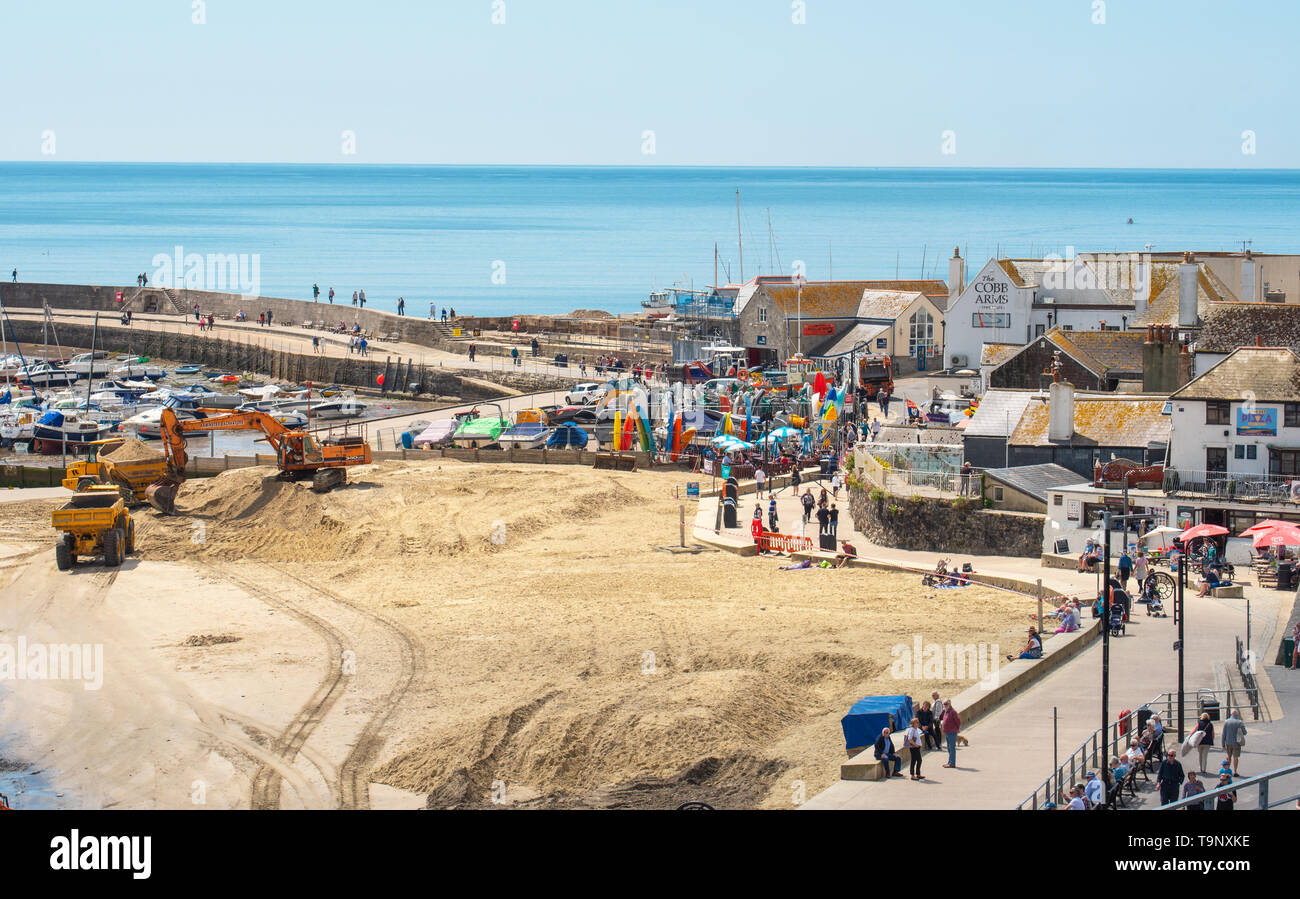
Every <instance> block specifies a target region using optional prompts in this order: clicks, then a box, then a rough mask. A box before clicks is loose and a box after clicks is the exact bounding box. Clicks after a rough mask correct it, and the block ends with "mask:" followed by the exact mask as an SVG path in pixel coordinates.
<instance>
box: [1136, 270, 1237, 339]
mask: <svg viewBox="0 0 1300 899" xmlns="http://www.w3.org/2000/svg"><path fill="white" fill-rule="evenodd" d="M1178 265H1179V263H1176V262H1153V263H1151V275H1150V277H1151V288H1150V293H1149V299H1148V301H1147V311H1146V315H1145V316H1140V317H1138V318H1137V320H1136V321H1134V322H1133V324H1134V325H1177V324H1178ZM1209 271H1210V270H1209V269H1208V268H1207V267H1206V266H1204V265H1201V266H1199V267H1198V272H1197V277H1196V309H1197V314H1198V315H1201V316H1204V315H1205V314H1206V313H1208V311H1209V309H1210V305H1211V304H1212V303H1222V302H1230V301H1231V300H1233V299H1235V297H1234V296H1233V295H1232V294H1231V293H1230V292H1229V291H1227V290H1226V289H1222V288H1221V286H1220V285H1221V284H1222V282H1220V281H1219V279H1218V278H1212V277H1211V276H1210V274H1209Z"/></svg>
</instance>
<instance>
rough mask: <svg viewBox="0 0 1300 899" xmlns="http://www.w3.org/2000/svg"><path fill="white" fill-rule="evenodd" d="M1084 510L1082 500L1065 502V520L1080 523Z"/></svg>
mask: <svg viewBox="0 0 1300 899" xmlns="http://www.w3.org/2000/svg"><path fill="white" fill-rule="evenodd" d="M1082 509H1083V505H1082V501H1081V500H1077V499H1067V500H1066V501H1065V520H1066V521H1078V520H1079V515H1080V513H1081V512H1082Z"/></svg>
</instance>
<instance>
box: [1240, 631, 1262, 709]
mask: <svg viewBox="0 0 1300 899" xmlns="http://www.w3.org/2000/svg"><path fill="white" fill-rule="evenodd" d="M1236 663H1237V673H1238V674H1240V675H1241V683H1242V685H1243V686H1245V688H1246V696H1247V697H1248V699H1249V700H1250V702H1249V705H1250V708H1251V711H1253V712H1254V713H1255V720H1256V721H1258V720H1259V714H1260V711H1261V709H1260V702H1259V682H1258V681H1257V680H1255V653H1254V651H1251V652H1249V653H1248V652H1246V647H1245V645H1244V644H1243V643H1242V642H1241V637H1238V638H1237V653H1236Z"/></svg>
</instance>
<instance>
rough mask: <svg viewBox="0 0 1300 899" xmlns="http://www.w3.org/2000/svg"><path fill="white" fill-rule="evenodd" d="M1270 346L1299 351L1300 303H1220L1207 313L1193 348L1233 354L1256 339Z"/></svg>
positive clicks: (1251, 344) (1206, 351)
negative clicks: (1238, 348)
mask: <svg viewBox="0 0 1300 899" xmlns="http://www.w3.org/2000/svg"><path fill="white" fill-rule="evenodd" d="M1256 337H1259V338H1262V339H1263V341H1264V343H1266V344H1269V345H1270V346H1285V347H1290V348H1292V349H1293V350H1296V351H1298V352H1300V305H1290V304H1285V303H1220V304H1215V305H1213V306H1211V307H1210V308H1209V309H1207V310H1206V312H1205V321H1204V322H1203V323H1202V325H1201V333H1200V334H1199V335H1198V336H1197V338H1196V343H1195V344H1193V346H1192V348H1193V349H1195V350H1199V351H1201V352H1204V353H1231V352H1232V351H1233V350H1235V349H1236V348H1237V347H1242V346H1253V345H1254V343H1255V338H1256Z"/></svg>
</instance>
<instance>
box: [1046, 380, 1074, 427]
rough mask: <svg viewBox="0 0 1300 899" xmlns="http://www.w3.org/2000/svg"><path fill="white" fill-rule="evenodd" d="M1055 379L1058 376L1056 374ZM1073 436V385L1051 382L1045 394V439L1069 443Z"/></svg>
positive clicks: (1066, 382) (1067, 382)
mask: <svg viewBox="0 0 1300 899" xmlns="http://www.w3.org/2000/svg"><path fill="white" fill-rule="evenodd" d="M1057 377H1058V378H1059V377H1060V374H1059V373H1057ZM1073 436H1074V385H1073V384H1071V383H1070V382H1069V381H1060V380H1054V381H1052V385H1051V387H1049V388H1048V393H1047V439H1048V440H1051V441H1053V442H1057V441H1062V442H1069V440H1070V439H1071V438H1072V437H1073Z"/></svg>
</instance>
